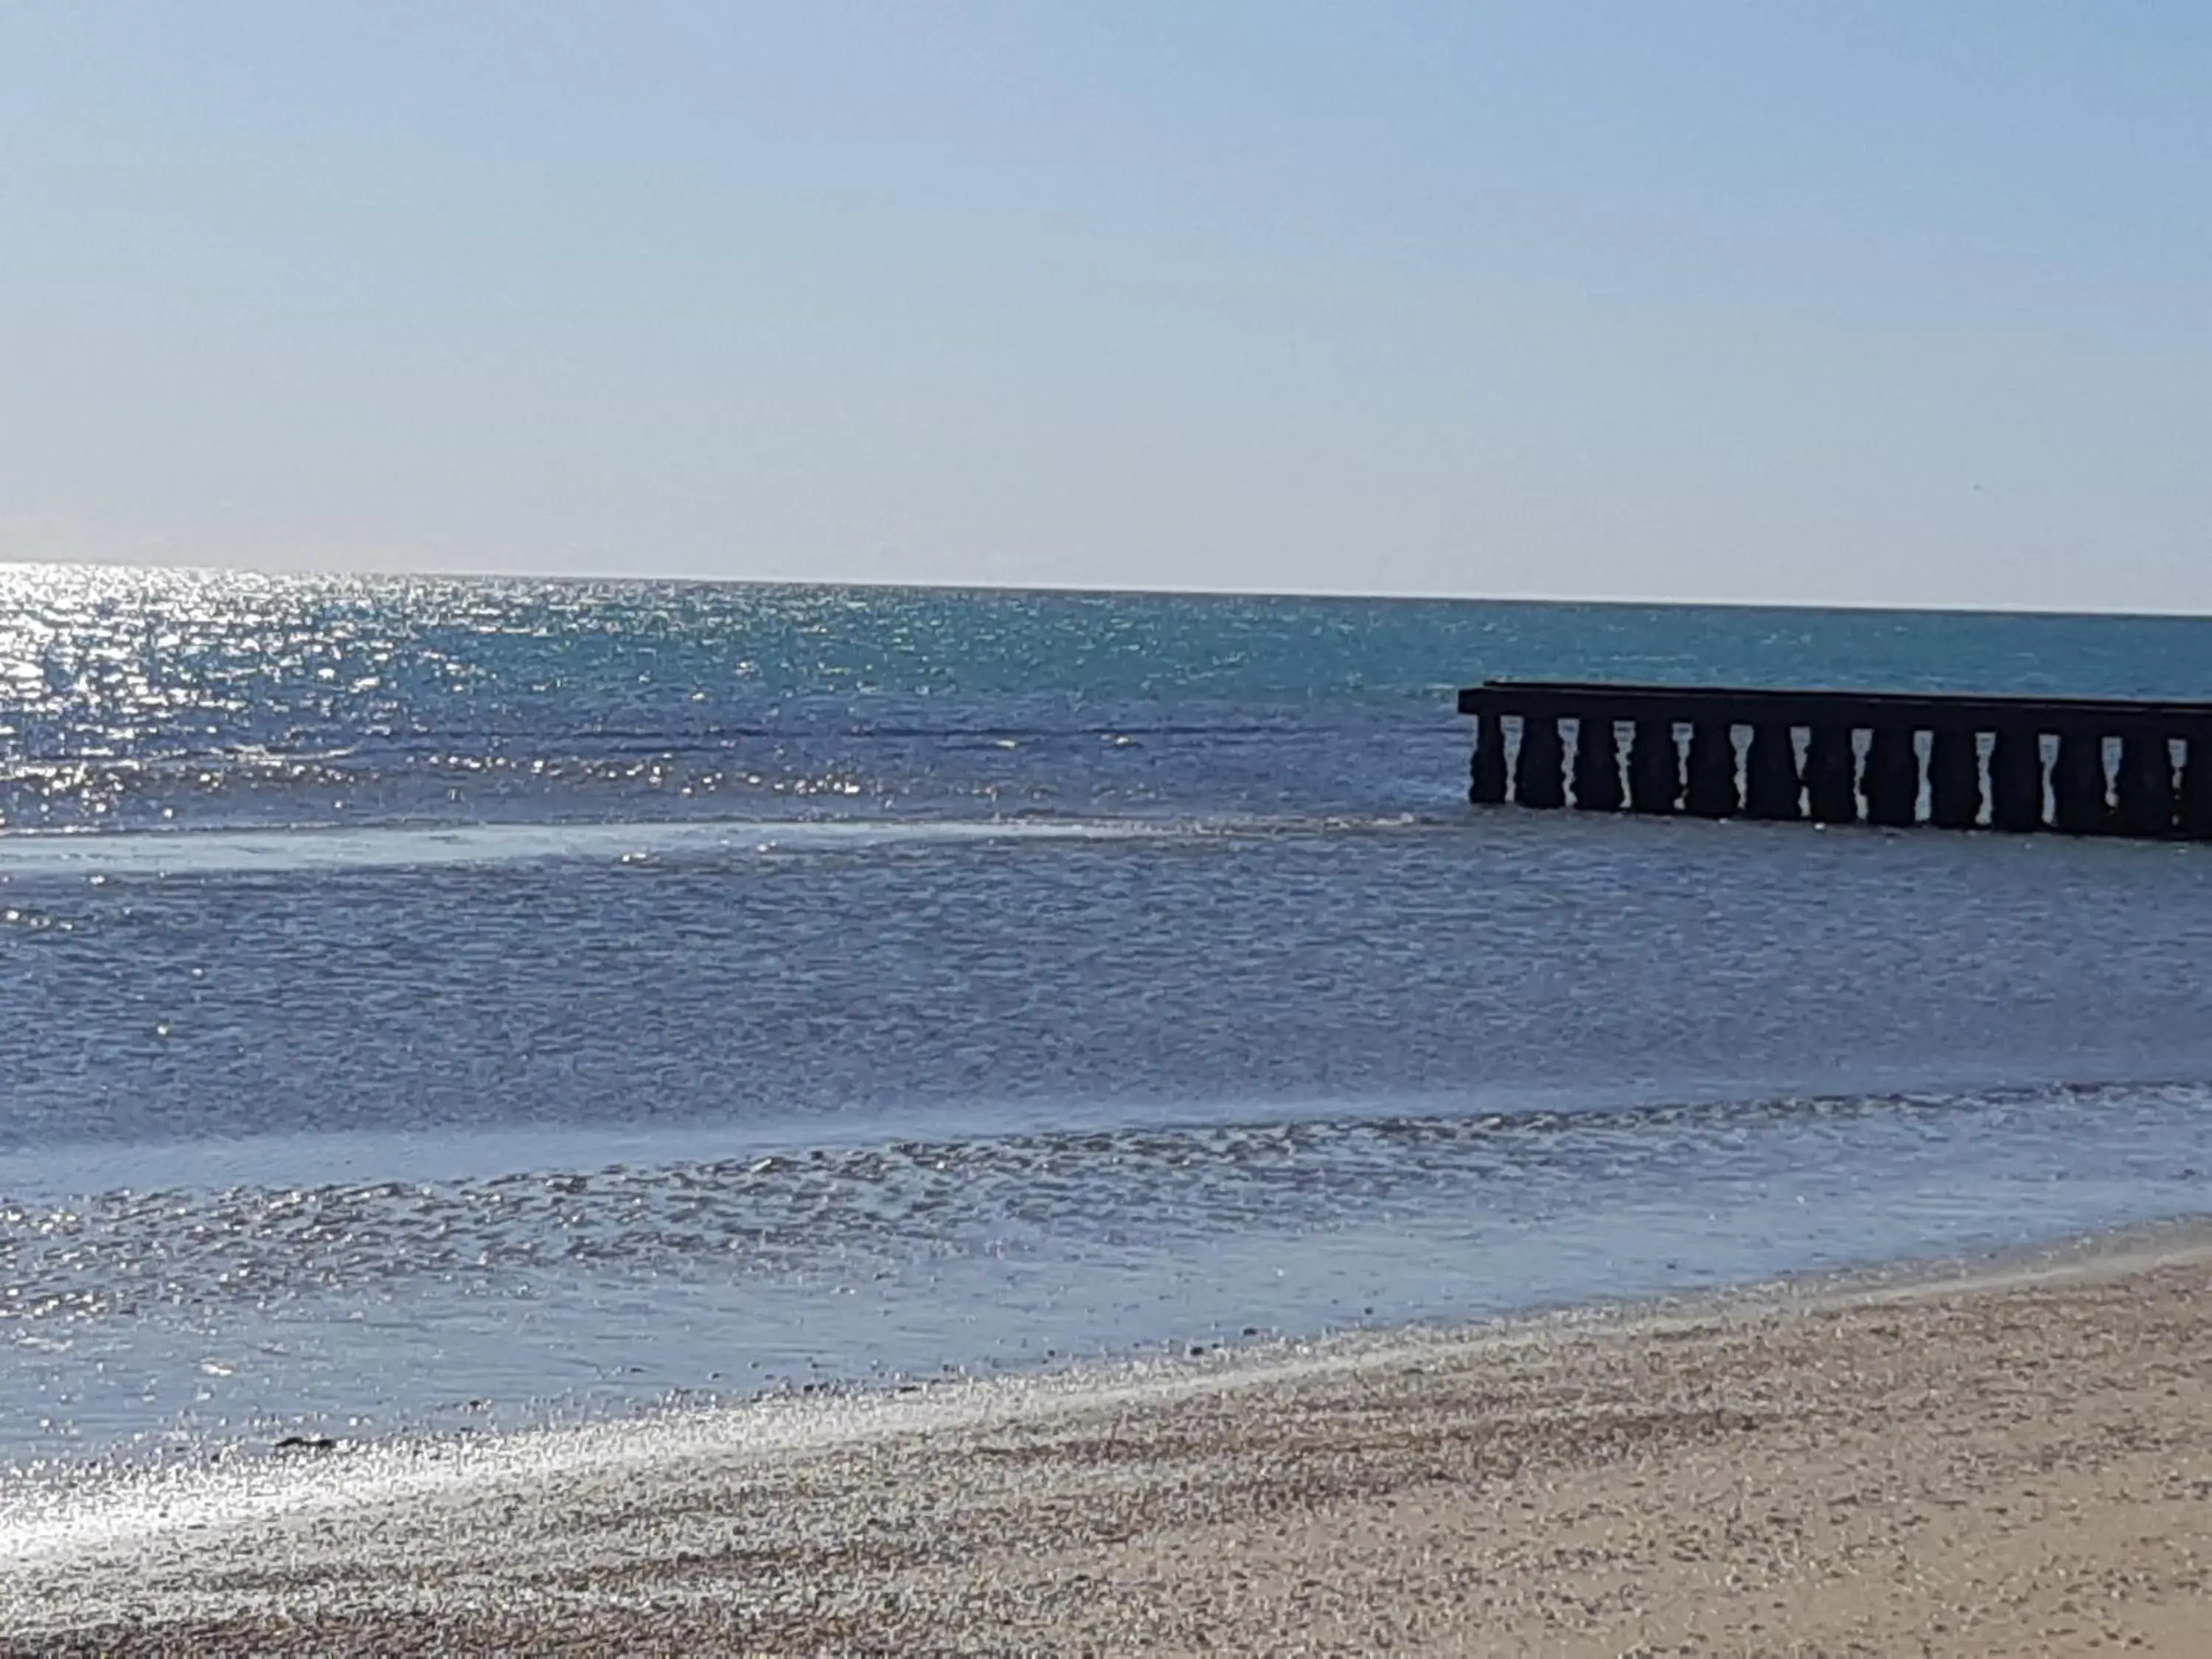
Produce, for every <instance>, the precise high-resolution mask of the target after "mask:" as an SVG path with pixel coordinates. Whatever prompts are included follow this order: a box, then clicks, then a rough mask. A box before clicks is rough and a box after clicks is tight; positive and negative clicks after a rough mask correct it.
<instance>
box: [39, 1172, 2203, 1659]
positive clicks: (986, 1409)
mask: <svg viewBox="0 0 2212 1659" xmlns="http://www.w3.org/2000/svg"><path fill="white" fill-rule="evenodd" d="M2208 1293H2212V1218H2205V1217H2201V1216H2200V1217H2197V1218H2188V1219H2181V1220H2176V1221H2171V1222H2166V1223H2161V1224H2154V1225H2149V1226H2138V1227H2130V1228H2127V1229H2124V1230H2120V1231H2115V1232H2112V1233H2106V1234H2100V1235H2096V1236H2093V1237H2088V1238H2085V1239H2076V1240H2074V1241H2071V1242H2069V1243H2063V1244H2060V1245H2058V1246H2056V1247H2045V1248H2041V1249H2026V1250H2010V1251H2006V1252H2003V1253H2002V1254H1999V1255H1990V1256H1984V1257H1979V1258H1970V1259H1963V1260H1961V1259H1953V1260H1950V1261H1938V1262H1923V1263H1904V1264H1893V1265H1892V1266H1889V1267H1876V1268H1873V1269H1870V1270H1865V1271H1857V1272H1849V1273H1823V1274H1818V1275H1809V1276H1802V1277H1799V1278H1794V1279H1781V1280H1770V1281H1765V1282H1763V1283H1759V1284H1754V1285H1744V1286H1739V1287H1736V1288H1734V1289H1729V1290H1719V1291H1700V1292H1696V1293H1692V1294H1690V1295H1687V1296H1681V1297H1663V1298H1651V1299H1644V1300H1639V1301H1636V1302H1623V1303H1612V1304H1595V1305H1585V1306H1582V1307H1577V1308H1571V1309H1564V1310H1556V1311H1553V1312H1546V1313H1536V1314H1531V1315H1527V1316H1518V1317H1514V1318H1509V1319H1505V1320H1500V1321H1495V1322H1485V1323H1481V1324H1477V1325H1471V1326H1455V1327H1422V1326H1415V1327H1407V1328H1398V1329H1395V1330H1391V1331H1385V1332H1373V1331H1358V1332H1352V1333H1346V1334H1340V1335H1338V1336H1334V1337H1330V1338H1327V1339H1323V1340H1319V1341H1315V1342H1307V1343H1285V1344H1279V1345H1278V1344H1267V1345H1255V1346H1251V1347H1246V1346H1241V1345H1239V1346H1232V1347H1231V1348H1229V1349H1227V1350H1225V1351H1217V1352H1216V1353H1215V1354H1212V1355H1209V1356H1206V1357H1203V1358H1199V1359H1178V1360H1174V1361H1169V1362H1164V1363H1163V1362H1149V1363H1144V1362H1110V1363H1108V1364H1103V1365H1101V1364H1094V1365H1092V1366H1089V1367H1085V1368H1083V1369H1082V1370H1079V1371H1070V1372H1062V1373H1055V1374H1052V1375H1048V1376H1043V1377H1029V1378H1021V1379H990V1380H985V1381H977V1382H964V1383H945V1384H932V1385H929V1386H928V1387H927V1388H924V1389H917V1390H915V1391H914V1392H912V1393H910V1394H907V1395H899V1394H891V1393H876V1392H874V1391H864V1392H862V1393H860V1394H858V1395H822V1396H814V1397H801V1398H797V1399H793V1400H788V1401H770V1402H763V1403H757V1404H753V1405H745V1406H726V1407H713V1408H708V1409H706V1410H702V1411H697V1412H693V1413H669V1414H666V1415H665V1416H662V1417H659V1418H656V1419H644V1420H634V1421H630V1422H626V1423H621V1424H608V1425H592V1426H587V1427H583V1428H576V1429H568V1430H554V1431H538V1432H537V1433H535V1434H524V1435H518V1436H514V1437H511V1438H509V1439H507V1441H506V1442H505V1443H490V1444H486V1445H480V1446H469V1445H453V1446H448V1447H443V1448H441V1447H436V1446H429V1445H419V1444H418V1445H416V1446H415V1447H413V1448H411V1449H405V1450H399V1449H392V1448H385V1449H377V1450H363V1451H361V1452H353V1451H344V1452H341V1453H337V1454H335V1455H331V1456H330V1457H329V1458H328V1459H327V1460H325V1459H321V1458H318V1459H314V1460H312V1461H309V1460H301V1459H293V1460H263V1461H260V1462H258V1463H257V1464H256V1465H254V1466H253V1467H252V1468H245V1469H239V1470H221V1471H217V1472H216V1474H215V1476H214V1478H213V1479H212V1480H210V1482H209V1483H208V1486H207V1487H206V1489H205V1490H203V1491H200V1492H197V1493H195V1492H194V1491H193V1489H192V1486H191V1483H190V1482H185V1481H176V1482H169V1483H163V1482H150V1483H146V1484H145V1485H144V1486H142V1489H141V1490H140V1492H138V1493H137V1497H136V1498H135V1499H131V1500H130V1501H128V1502H125V1503H123V1504H120V1505H119V1506H118V1504H114V1503H112V1502H111V1505H110V1508H109V1510H108V1512H107V1514H106V1518H105V1521H104V1522H102V1521H101V1519H100V1516H99V1514H98V1513H97V1509H96V1506H94V1507H93V1508H88V1509H84V1510H80V1512H79V1513H78V1514H77V1515H76V1517H75V1518H74V1520H71V1519H70V1518H69V1517H67V1516H64V1515H63V1514H61V1513H59V1512H57V1513H56V1514H55V1515H54V1516H52V1517H50V1518H48V1519H47V1520H46V1521H44V1522H38V1521H34V1522H31V1523H30V1524H29V1525H27V1526H26V1525H17V1526H15V1527H11V1528H9V1529H8V1532H7V1533H5V1534H0V1538H5V1539H6V1540H7V1541H8V1542H9V1546H10V1547H9V1551H8V1559H6V1560H4V1561H0V1652H19V1651H20V1652H29V1651H42V1652H52V1651H64V1652H67V1651H80V1650H81V1651H88V1652H89V1651H105V1652H126V1653H127V1652H155V1651H163V1650H167V1651H175V1650H179V1648H184V1649H209V1648H213V1649H218V1650H224V1649H228V1650H237V1649H240V1648H245V1649H249V1650H280V1651H301V1652H308V1651H313V1652H329V1651H372V1650H373V1651H380V1652H393V1651H436V1650H452V1649H454V1648H499V1647H512V1648H520V1649H526V1650H535V1649H539V1648H543V1647H546V1646H555V1645H564V1644H573V1645H574V1646H576V1647H578V1648H580V1649H581V1650H599V1649H605V1648H629V1649H640V1650H647V1651H659V1650H667V1651H676V1650H710V1651H711V1650H762V1649H765V1650H769V1651H792V1650H797V1651H818V1650H832V1651H851V1650H862V1651H866V1650H911V1649H914V1648H916V1647H920V1648H924V1649H927V1648H930V1647H943V1646H947V1645H950V1646H954V1647H959V1648H964V1649H968V1650H975V1649H977V1648H979V1647H980V1648H981V1649H983V1650H991V1649H993V1648H994V1647H995V1648H999V1649H1008V1648H1011V1649H1014V1650H1033V1649H1035V1648H1036V1647H1039V1646H1043V1647H1048V1648H1059V1647H1061V1646H1073V1647H1082V1648H1106V1649H1121V1650H1194V1649H1195V1648H1197V1647H1199V1646H1202V1645H1206V1644H1215V1645H1222V1646H1228V1647H1231V1648H1237V1649H1247V1650H1249V1649H1253V1648H1265V1649H1273V1648H1279V1647H1281V1646H1284V1645H1286V1644H1289V1645H1295V1644H1297V1642H1299V1641H1306V1642H1309V1643H1310V1644H1311V1645H1313V1646H1315V1647H1316V1648H1319V1649H1322V1650H1330V1649H1343V1648H1351V1649H1355V1650H1356V1649H1360V1648H1372V1647H1382V1648H1387V1649H1391V1650H1428V1651H1438V1652H1446V1651H1453V1652H1456V1651H1476V1652H1480V1651H1545V1652H1559V1653H1581V1652H1585V1651H1587V1652H1590V1653H1598V1652H1606V1653H1609V1654H1617V1653H1619V1652H1621V1651H1623V1650H1638V1651H1650V1652H1659V1651H1667V1650H1668V1648H1665V1647H1661V1646H1653V1645H1651V1644H1653V1643H1655V1642H1658V1641H1661V1640H1662V1639H1663V1640H1665V1641H1669V1642H1674V1643H1678V1644H1686V1646H1678V1647H1676V1648H1674V1650H1677V1651H1684V1650H1686V1651H1704V1650H1706V1647H1707V1646H1709V1645H1711V1644H1713V1643H1716V1642H1718V1641H1719V1640H1721V1639H1722V1638H1723V1636H1725V1638H1726V1639H1727V1640H1729V1641H1731V1642H1734V1643H1735V1644H1736V1649H1735V1650H1749V1651H1754V1652H1765V1651H1774V1652H1786V1651H1791V1650H1792V1649H1791V1648H1790V1646H1789V1645H1788V1644H1789V1643H1793V1642H1794V1643H1798V1644H1802V1645H1801V1649H1800V1650H1806V1651H1822V1652H1826V1651H1846V1652H1848V1651H1855V1650H1863V1651H1869V1652H1883V1651H1889V1650H1893V1644H1894V1642H1895V1641H1897V1640H1899V1639H1902V1638H1904V1637H1905V1636H1906V1635H1908V1634H1912V1633H1913V1632H1919V1635H1917V1636H1915V1638H1914V1639H1915V1641H1916V1643H1917V1642H1919V1641H1920V1640H1921V1639H1922V1638H1926V1639H1927V1641H1928V1642H1929V1643H1931V1644H1932V1650H1936V1651H1942V1652H1960V1653H1982V1652H1987V1653H1997V1652H2010V1651H2020V1650H2049V1651H2058V1650H2065V1651H2071V1650H2074V1648H2073V1647H2069V1646H2068V1645H2067V1644H2068V1643H2069V1642H2074V1641H2075V1637H2077V1636H2078V1637H2079V1638H2080V1640H2079V1642H2078V1643H2075V1645H2076V1646H2083V1647H2084V1650H2086V1646H2085V1645H2084V1644H2087V1643H2088V1642H2089V1641H2090V1639H2091V1638H2095V1640H2096V1641H2098V1642H2104V1643H2107V1644H2110V1643H2112V1642H2119V1643H2124V1642H2125V1641H2126V1640H2127V1639H2128V1638H2130V1637H2132V1638H2136V1641H2137V1642H2138V1644H2140V1645H2139V1648H2138V1650H2143V1649H2145V1648H2148V1650H2154V1651H2155V1650H2161V1649H2163V1650H2168V1651H2175V1652H2181V1651H2186V1649H2184V1648H2180V1647H2174V1646H2172V1645H2171V1644H2172V1643H2173V1642H2175V1641H2178V1640H2180V1639H2182V1638H2183V1635H2184V1633H2185V1632H2190V1631H2194V1630H2197V1629H2199V1628H2203V1629H2212V1589H2208V1582H2212V1581H2208V1578H2207V1576H2206V1571H2205V1564H2206V1563H2207V1562H2208V1561H2212V1383H2208V1381H2207V1379H2212V1337H2208V1336H2207V1335H2204V1334H2200V1333H2199V1331H2198V1329H2197V1326H2198V1325H2199V1323H2200V1322H2199V1321H2198V1320H2197V1319H2196V1318H2195V1317H2194V1315H2195V1313H2196V1312H2197V1310H2198V1309H2199V1308H2200V1307H2201V1306H2202V1305H2203V1297H2205V1296H2206V1295H2207V1294H2208ZM2023 1460H2024V1461H2023ZM1947 1471H1948V1474H1946V1472H1947ZM1939 1477H1942V1478H1939ZM1854 1494H1856V1495H1854ZM1762 1505H1764V1506H1765V1507H1764V1508H1762V1507H1761V1506H1762ZM1731 1506H1732V1507H1731ZM1723 1510H1725V1511H1727V1512H1728V1513H1729V1514H1730V1515H1732V1516H1733V1517H1734V1518H1733V1520H1732V1521H1731V1522H1729V1525H1728V1526H1726V1527H1723V1528H1721V1529H1720V1531H1719V1532H1718V1533H1716V1532H1715V1529H1714V1528H1715V1522H1714V1516H1716V1515H1717V1514H1719V1513H1721V1512H1723ZM1977 1528H1978V1530H1977ZM2146 1529H2148V1530H2146ZM1906 1541H1917V1543H1914V1544H1912V1546H1911V1547H1900V1546H1901V1545H1903V1544H1904V1543H1905V1542H1906ZM1692 1546H1694V1547H1692ZM1884 1551H1887V1557H1883V1556H1882V1552H1884ZM1878 1558H1880V1559H1884V1560H1886V1561H1887V1571H1883V1570H1882V1569H1881V1566H1880V1565H1878ZM2067 1562H2071V1564H2072V1565H2070V1566H2069V1565H2065V1564H2066V1563H2067ZM2062 1568H2063V1570H2062ZM2114 1575H2118V1576H2117V1577H2115V1576H2114ZM2091 1581H2094V1582H2095V1583H2098V1584H2100V1585H2101V1586H2103V1588H2102V1589H2100V1590H2099V1591H2098V1599H2097V1601H2096V1606H2095V1607H2094V1609H2093V1611H2094V1612H2095V1613H2096V1615H2097V1618H2096V1619H2094V1620H2092V1619H2089V1617H2088V1615H2087V1613H2081V1611H2080V1609H2081V1608H2082V1607H2088V1606H2089V1605H2090V1603H2089V1602H2088V1601H2084V1600H2083V1599H2082V1594H2081V1592H2079V1591H2078V1589H2077V1591H2076V1592H2075V1593H2074V1594H2070V1595H2069V1594H2065V1593H2059V1594H2057V1597H2056V1600H2052V1599H2051V1597H2050V1596H2049V1595H2045V1594H2044V1592H2045V1589H2048V1587H2049V1586H2050V1585H2051V1584H2053V1583H2058V1584H2078V1583H2087V1582H2091ZM2108 1581H2109V1582H2108ZM1998 1584H2004V1585H2009V1586H2011V1590H2010V1591H2008V1595H2010V1597H2011V1601H2013V1602H2017V1603H2018V1607H2015V1613H2017V1614H2019V1616H2014V1614H2008V1613H2003V1612H2002V1609H2001V1608H2000V1607H1999V1604H1998V1602H1997V1601H1993V1600H1992V1599H1991V1597H1992V1593H1993V1591H1992V1587H1993V1586H1996V1585H1998ZM2014 1592H2017V1593H2016V1594H2015V1593H2014ZM2039 1598H2040V1600H2039ZM2061 1602H2070V1603H2071V1604H2072V1605H2073V1607H2075V1611H2074V1612H2072V1613H2069V1612H2068V1611H2067V1610H2066V1609H2065V1608H2064V1607H2061V1606H2060V1605H2059V1604H2060V1603H2061ZM2045 1603H2047V1604H2048V1605H2045ZM1770 1604H1771V1605H1770ZM2021 1608H2024V1609H2026V1612H2025V1613H2021V1612H2020V1609H2021ZM1755 1615H1763V1616H1755ZM2030 1615H2032V1616H2033V1617H2034V1618H2038V1619H2040V1620H2042V1621H2043V1622H2042V1624H2041V1625H2039V1626H2034V1627H2033V1628H2031V1627H2030V1626H2027V1625H2023V1624H2021V1622H2020V1619H2021V1617H2027V1616H2030ZM2007 1618H2010V1619H2011V1623H2009V1624H2007V1623H2005V1622H2004V1620H2005V1619H2007ZM2069 1619H2071V1620H2074V1621H2075V1622H2074V1623H2073V1624H2072V1625H2068V1624H2067V1620H2069ZM1378 1620H1379V1621H1380V1622H1377V1621H1378ZM1731 1620H1733V1621H1734V1622H1733V1623H1730V1622H1729V1621H1731ZM1884 1620H1888V1621H1889V1622H1887V1623H1884V1622H1883V1621H1884ZM1931 1620H1933V1621H1935V1622H1933V1623H1931V1622H1930V1621H1931ZM2085 1620H2086V1621H2087V1622H2084V1621H2085ZM2098 1620H2102V1621H2103V1622H2102V1623H2098ZM2176 1620H2179V1621H2180V1622H2179V1623H2177V1622H2175V1621H2176ZM1716 1621H1718V1622H1716ZM2130 1621H2131V1622H2130ZM2093 1625H2094V1626H2095V1628H2091V1626H2093ZM2061 1626H2064V1629H2063V1630H2062V1628H2061ZM1930 1631H1933V1632H1936V1634H1935V1635H1934V1636H1929V1635H1928V1632H1930ZM2069 1632H2071V1633H2070V1634H2069ZM1785 1638H1786V1640H1785ZM1954 1638H1955V1639H1954ZM1608 1643H1609V1644H1611V1645H1610V1646H1608V1645H1606V1644H1608ZM1638 1643H1642V1644H1644V1646H1643V1647H1642V1648H1640V1649H1639V1648H1637V1647H1636V1646H1635V1645H1634V1644H1638ZM1977 1643H1979V1644H1980V1645H1976V1644H1977ZM2053 1643H2057V1644H2058V1645H2057V1647H2053V1646H2052V1645H2051V1644H2053Z"/></svg>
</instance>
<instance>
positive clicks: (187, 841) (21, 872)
mask: <svg viewBox="0 0 2212 1659" xmlns="http://www.w3.org/2000/svg"><path fill="white" fill-rule="evenodd" d="M1166 833H1170V832H1169V831H1168V830H1167V829H1165V828H1164V826H1160V825H1152V824H1139V823H1103V822H1099V821H1096V820H1091V821H1066V822H1059V821H1054V822H1039V821H1036V820H1028V819H1020V820H1000V819H986V820H968V821H959V822H944V823H913V822H908V823H884V822H865V821H856V820H849V819H848V820H841V821H828V822H813V823H807V822H798V823H789V822H787V823H777V822H731V821H728V820H720V821H713V822H693V823H684V822H671V823H471V824H393V825H384V826H379V827H376V828H372V829H234V830H175V831H159V830H149V831H133V832H122V833H116V834H107V835H97V834H95V835H51V834H36V833H32V834H20V835H0V877H31V876H67V875H82V876H111V875H113V876H167V875H214V874H230V873H236V872H272V873H275V872H289V871H296V870H362V869H395V868H421V867H427V866H440V865H460V864H513V863H521V862H526V861H530V860H546V859H608V860H627V861H629V862H635V863H647V862H651V861H653V860H660V859H690V858H726V857H732V856H741V855H745V854H756V855H757V854H774V853H778V852H792V851H803V850H810V849H821V848H866V847H877V846H892V845H904V846H917V845H927V844H931V843H962V842H968V843H972V842H1038V841H1121V840H1129V839H1133V838H1137V837H1142V836H1158V835H1162V834H1166Z"/></svg>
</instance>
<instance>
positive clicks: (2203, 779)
mask: <svg viewBox="0 0 2212 1659" xmlns="http://www.w3.org/2000/svg"><path fill="white" fill-rule="evenodd" d="M1459 711H1460V713H1461V714H1469V715H1472V716H1473V717H1474V765H1473V768H1472V772H1473V782H1472V785H1471V786H1470V787H1469V788H1468V799H1470V800H1472V801H1474V802H1475V803H1476V804H1477V805H1490V804H1498V803H1503V802H1506V801H1512V802H1516V803H1517V804H1518V805H1522V806H1532V807H1564V806H1570V805H1571V806H1573V807H1576V808H1577V809H1580V810H1582V811H1597V812H1617V811H1622V810H1624V809H1626V811H1632V812H1646V813H1679V814H1682V815H1685V816H1688V817H1705V818H1726V817H1749V818H1765V819H1771V820H1776V821H1784V822H1794V821H1796V820H1800V819H1806V818H1809V819H1811V820H1812V821H1813V822H1814V823H1874V824H1885V825H1891V826H1895V827H1898V828H1903V827H1905V826H1906V825H1909V824H1916V823H1924V824H1932V825H1935V826H1936V827H1937V828H1939V829H1976V828H1988V829H2002V830H2009V831H2015V832H2021V831H2027V830H2036V829H2056V830H2058V831H2059V832H2061V833H2063V834H2066V835H2076V836H2136V837H2144V838H2177V837H2178V838H2186V839H2192V840H2212V703H2206V702H2130V701H2124V700H2118V699H2100V698H2084V697H1987V696H1943V695H1932V694H1931V695H1924V696H1923V695H1918V694H1911V693H1899V692H1862V691H1755V690H1723V689H1719V688H1714V687H1702V686H1660V685H1603V684H1568V683H1562V682H1551V681H1528V680H1519V681H1516V680H1490V681H1487V682H1486V683H1485V684H1481V685H1477V686H1470V687H1469V688H1468V690H1464V691H1462V692H1461V693H1460V694H1459ZM1624 731H1625V732H1626V733H1627V742H1626V748H1625V749H1624V747H1623V744H1622V733H1623V732H1624Z"/></svg>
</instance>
